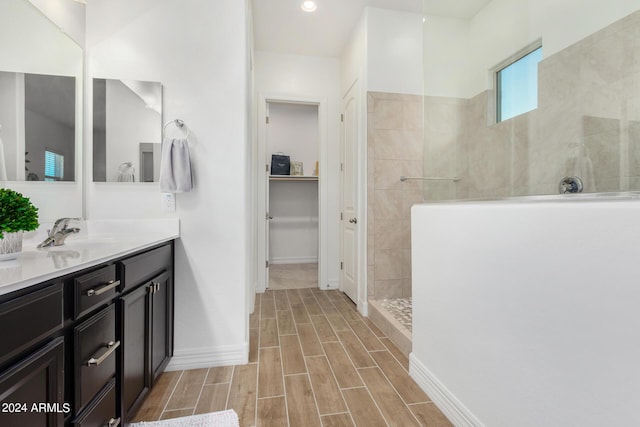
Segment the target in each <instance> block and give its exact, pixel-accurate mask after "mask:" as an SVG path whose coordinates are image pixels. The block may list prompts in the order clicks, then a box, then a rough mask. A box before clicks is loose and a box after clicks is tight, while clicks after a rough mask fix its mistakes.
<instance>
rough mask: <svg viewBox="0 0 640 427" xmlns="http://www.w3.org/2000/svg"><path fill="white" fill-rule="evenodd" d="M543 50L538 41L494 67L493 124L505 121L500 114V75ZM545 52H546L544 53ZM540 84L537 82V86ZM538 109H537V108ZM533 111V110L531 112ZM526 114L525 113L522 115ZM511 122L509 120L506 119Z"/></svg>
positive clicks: (492, 74)
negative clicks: (528, 56)
mask: <svg viewBox="0 0 640 427" xmlns="http://www.w3.org/2000/svg"><path fill="white" fill-rule="evenodd" d="M540 48H542V39H537V40H536V41H534V42H532V43H530V44H528V45H527V46H525V47H523V48H522V49H520V50H519V51H517V52H516V53H514V54H513V55H511V56H509V57H508V58H507V59H505V60H503V61H501V62H500V63H498V64H497V65H495V66H494V67H492V68H491V70H490V71H489V74H490V79H491V83H492V86H493V94H492V96H491V97H490V106H489V111H491V117H492V119H491V124H498V123H502V122H503V121H504V120H502V118H501V114H500V107H501V102H500V101H501V99H500V98H501V97H500V94H501V90H500V81H499V78H498V75H499V73H500V71H502V70H504V69H505V68H507V67H509V66H510V65H512V64H515V63H516V62H518V61H519V60H521V59H522V58H524V57H525V56H527V55H529V54H530V53H532V52H534V51H536V50H538V49H540ZM543 52H544V51H543ZM537 83H538V82H536V84H537ZM536 108H537V107H536ZM530 111H533V110H530ZM522 114H524V113H522ZM519 115H520V114H518V115H516V116H513V117H510V118H515V117H518V116H519ZM506 120H509V119H506Z"/></svg>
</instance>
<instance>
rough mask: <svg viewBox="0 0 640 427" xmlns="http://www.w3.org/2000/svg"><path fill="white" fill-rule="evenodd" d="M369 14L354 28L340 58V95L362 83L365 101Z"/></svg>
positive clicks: (364, 14) (342, 95) (361, 18)
mask: <svg viewBox="0 0 640 427" xmlns="http://www.w3.org/2000/svg"><path fill="white" fill-rule="evenodd" d="M366 43H367V14H366V12H365V13H363V14H362V16H361V17H360V19H359V20H358V23H357V25H356V26H355V27H354V29H353V32H352V33H351V37H350V38H349V41H348V42H347V44H346V45H345V47H344V49H343V50H342V55H341V56H340V95H341V98H340V99H342V97H344V95H345V94H346V93H347V91H348V90H349V88H350V87H351V85H352V84H353V82H354V81H355V80H356V79H358V80H360V81H361V87H362V92H363V100H364V99H366V84H363V83H364V82H365V80H366V73H367V45H366Z"/></svg>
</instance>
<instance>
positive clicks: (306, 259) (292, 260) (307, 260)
mask: <svg viewBox="0 0 640 427" xmlns="http://www.w3.org/2000/svg"><path fill="white" fill-rule="evenodd" d="M317 263H318V257H317V256H301V257H273V258H271V259H270V260H269V264H317Z"/></svg>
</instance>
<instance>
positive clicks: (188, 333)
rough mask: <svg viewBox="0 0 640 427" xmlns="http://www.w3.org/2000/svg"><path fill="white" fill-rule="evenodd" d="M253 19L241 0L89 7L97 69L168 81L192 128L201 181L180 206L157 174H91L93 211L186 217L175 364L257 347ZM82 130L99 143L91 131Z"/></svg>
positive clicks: (239, 357)
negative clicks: (253, 319) (169, 202)
mask: <svg viewBox="0 0 640 427" xmlns="http://www.w3.org/2000/svg"><path fill="white" fill-rule="evenodd" d="M246 19H247V14H246V10H245V4H244V2H238V1H233V0H221V1H216V2H211V1H206V0H187V1H185V0H160V1H158V0H143V1H139V2H134V3H131V2H129V1H127V0H93V1H91V2H89V4H88V6H87V30H88V31H87V48H88V58H89V61H90V62H89V76H88V78H90V77H92V76H93V75H99V76H101V77H109V78H116V79H132V80H146V81H158V82H161V83H162V84H163V86H164V118H165V120H169V119H173V118H181V119H183V120H184V121H185V123H186V125H187V126H188V127H189V130H190V135H191V136H190V137H189V141H190V151H191V161H192V166H193V173H194V184H195V188H194V190H193V191H192V192H190V193H183V194H178V195H177V212H175V213H171V212H162V211H161V210H160V209H159V204H160V193H159V188H158V185H157V184H133V185H132V184H120V185H118V184H115V183H114V184H88V185H87V193H88V198H87V210H88V217H89V218H91V219H103V218H124V217H126V218H153V217H163V216H179V217H180V224H181V238H180V240H179V241H178V244H177V245H176V277H175V281H176V300H175V301H176V308H175V345H176V350H175V357H174V358H173V360H172V362H171V364H170V369H182V368H193V367H203V366H212V365H220V364H235V363H243V362H246V360H247V356H248V344H247V343H248V326H247V321H248V314H247V312H246V307H247V297H246V285H247V283H246V281H247V274H248V273H247V263H246V258H247V256H248V253H249V250H248V248H247V247H246V245H247V240H248V238H249V236H248V235H247V229H246V224H247V221H246V215H247V210H248V208H247V206H246V204H247V197H246V194H245V192H246V189H247V187H248V186H247V184H246V173H247V171H246V167H247V147H246V145H245V144H246V141H245V139H246V138H247V135H246V132H247V131H246V129H247V123H246V113H247V99H248V98H247V93H246V91H247V87H246V85H247V78H246V75H247V73H248V68H249V64H248V58H247V53H246V51H247V44H248V42H247V40H246V26H247V21H246ZM87 104H88V105H89V106H90V105H91V97H90V96H88V97H87ZM89 108H90V107H89ZM90 111H91V110H90V109H87V111H86V117H87V118H88V120H90V119H91V114H90ZM85 138H86V141H87V142H86V145H87V146H88V147H91V146H92V143H91V132H85ZM89 155H90V153H89ZM88 158H89V159H90V157H88ZM88 164H89V165H90V164H91V162H88ZM87 175H88V176H91V171H88V174H87Z"/></svg>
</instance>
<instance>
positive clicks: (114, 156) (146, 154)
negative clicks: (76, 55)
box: [93, 79, 162, 182]
mask: <svg viewBox="0 0 640 427" xmlns="http://www.w3.org/2000/svg"><path fill="white" fill-rule="evenodd" d="M161 136H162V85H161V84H160V83H157V82H143V81H132V80H115V79H93V180H94V181H95V182H154V181H158V177H159V173H160V170H159V165H160V142H161Z"/></svg>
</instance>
